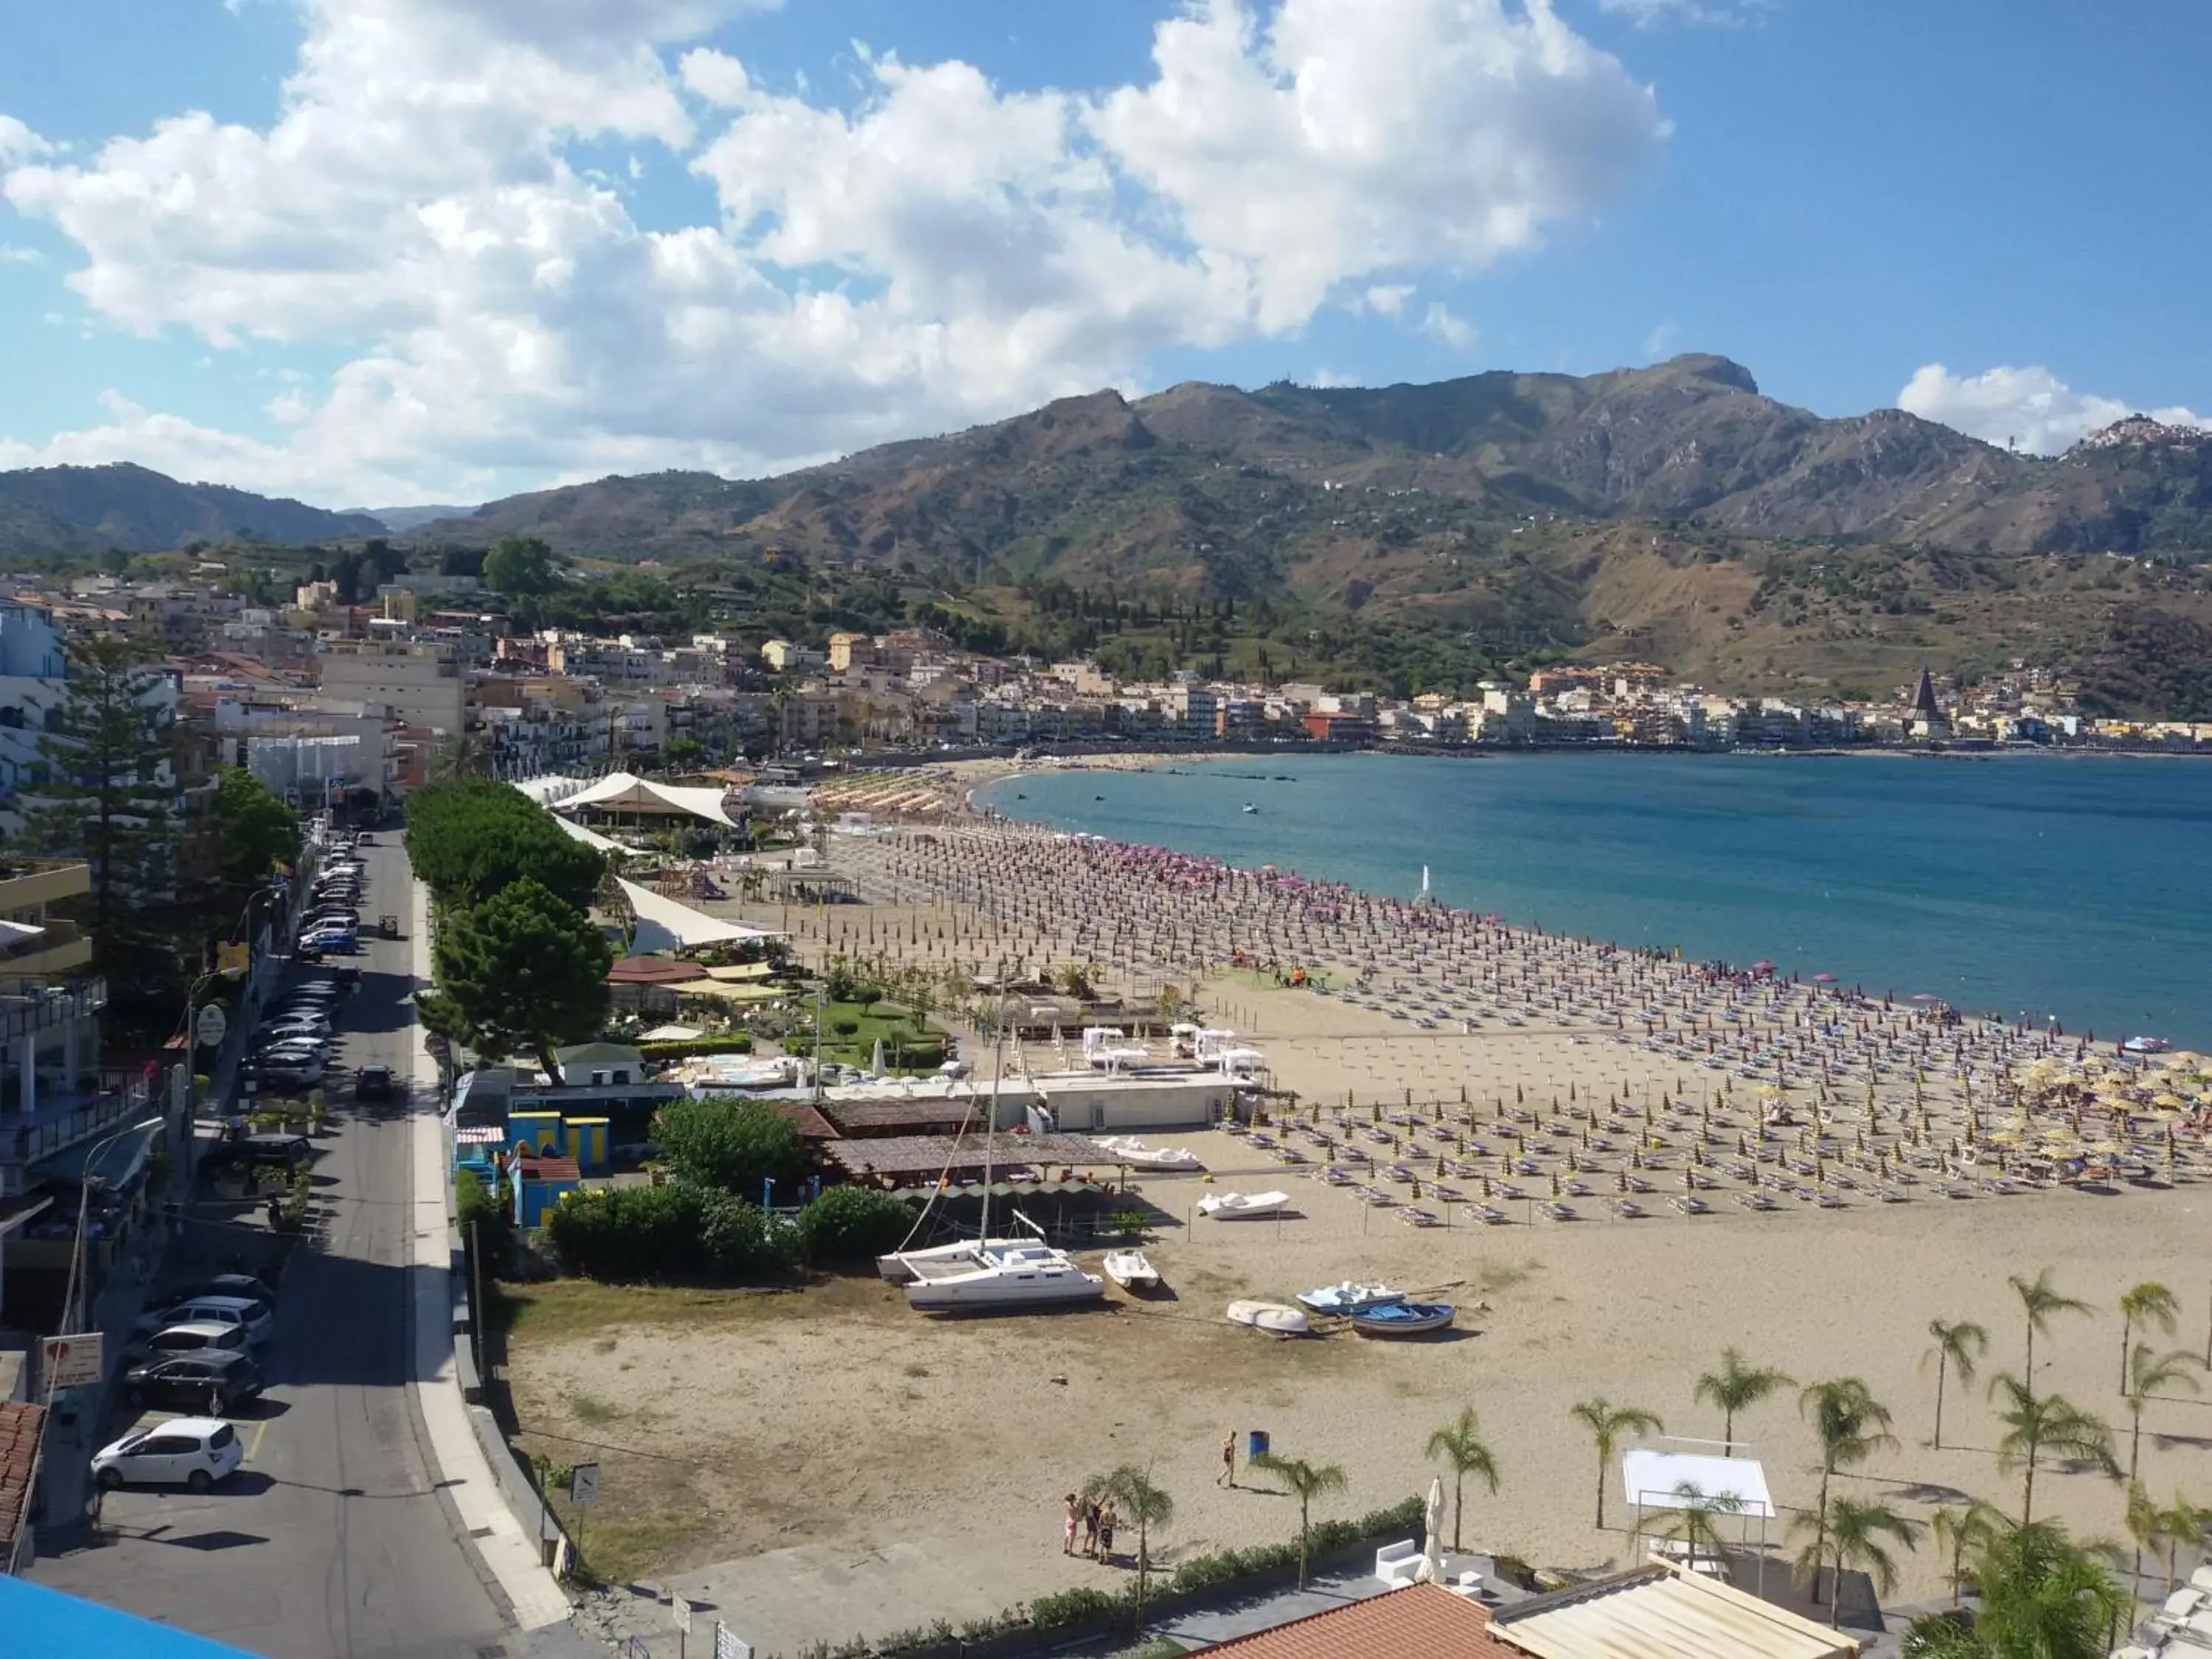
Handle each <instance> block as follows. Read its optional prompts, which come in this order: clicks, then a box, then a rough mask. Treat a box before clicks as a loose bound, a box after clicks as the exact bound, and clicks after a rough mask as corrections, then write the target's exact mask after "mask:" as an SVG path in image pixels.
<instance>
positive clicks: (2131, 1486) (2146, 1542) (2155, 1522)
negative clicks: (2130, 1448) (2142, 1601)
mask: <svg viewBox="0 0 2212 1659" xmlns="http://www.w3.org/2000/svg"><path fill="white" fill-rule="evenodd" d="M2164 1523H2165V1514H2164V1512H2163V1511H2162V1510H2160V1508H2159V1506H2158V1505H2157V1504H2154V1503H2152V1502H2151V1501H2150V1494H2149V1493H2148V1492H2145V1491H2144V1490H2143V1489H2142V1486H2139V1485H2137V1484H2136V1482H2135V1481H2134V1480H2130V1481H2129V1482H2128V1506H2127V1510H2126V1511H2125V1513H2124V1516H2123V1518H2122V1521H2121V1524H2122V1525H2123V1526H2124V1527H2125V1528H2127V1533H2128V1537H2129V1538H2130V1540H2131V1541H2133V1542H2134V1544H2135V1553H2134V1555H2133V1556H2132V1557H2131V1558H2130V1560H2129V1562H2128V1589H2129V1592H2130V1594H2131V1595H2137V1596H2140V1595H2142V1559H2143V1552H2144V1551H2145V1550H2154V1549H2156V1548H2157V1547H2159V1546H2160V1544H2162V1543H2164V1542H2165V1541H2166V1534H2165V1532H2164V1530H2163V1528H2164ZM2167 1594H2169V1595H2171V1594H2172V1592H2171V1591H2168V1592H2167Z"/></svg>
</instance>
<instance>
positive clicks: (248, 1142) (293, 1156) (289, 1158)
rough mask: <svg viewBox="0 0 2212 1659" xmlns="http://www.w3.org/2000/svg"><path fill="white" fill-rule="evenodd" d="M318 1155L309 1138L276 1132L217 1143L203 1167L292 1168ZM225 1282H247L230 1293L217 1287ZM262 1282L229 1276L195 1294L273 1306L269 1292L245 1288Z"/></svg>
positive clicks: (195, 1290) (195, 1289)
mask: <svg viewBox="0 0 2212 1659" xmlns="http://www.w3.org/2000/svg"><path fill="white" fill-rule="evenodd" d="M314 1155H315V1149H314V1147H313V1146H312V1145H310V1144H309V1142H308V1140H307V1136H305V1135H288V1134H278V1133H264V1134H258V1135H240V1137H239V1138H238V1139H235V1140H222V1141H217V1142H216V1144H215V1145H214V1146H211V1147H210V1148H209V1149H208V1150H207V1151H206V1152H204V1153H203V1154H201V1157H200V1168H201V1169H203V1170H220V1169H223V1168H225V1167H227V1166H229V1165H234V1164H239V1165H243V1164H252V1165H256V1166H258V1167H261V1168H276V1169H289V1168H290V1167H292V1166H293V1165H295V1164H305V1163H307V1162H308V1161H309V1160H310V1159H312V1158H313V1157H314ZM225 1279H234V1280H243V1281H244V1283H243V1284H242V1285H237V1286H235V1287H234V1288H232V1289H228V1290H224V1289H220V1288H216V1287H219V1286H221V1285H222V1284H223V1282H224V1280H225ZM259 1283H260V1281H259V1280H258V1279H248V1278H246V1275H245V1274H243V1273H226V1274H224V1275H222V1277H221V1278H218V1279H209V1280H207V1281H205V1282H204V1283H203V1284H201V1285H196V1286H194V1287H193V1291H192V1294H195V1295H213V1296H250V1297H253V1298H254V1299H256V1300H258V1301H260V1302H263V1303H267V1304H270V1305H272V1306H273V1305H274V1303H273V1301H272V1299H271V1298H270V1295H269V1293H268V1292H267V1291H265V1290H259V1291H248V1290H246V1288H245V1285H258V1284H259Z"/></svg>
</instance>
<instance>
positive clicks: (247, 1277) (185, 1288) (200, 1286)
mask: <svg viewBox="0 0 2212 1659" xmlns="http://www.w3.org/2000/svg"><path fill="white" fill-rule="evenodd" d="M256 1139H258V1137H256ZM276 1139H283V1140H288V1141H289V1140H297V1141H298V1142H299V1143H300V1145H301V1146H302V1147H303V1148H304V1147H305V1146H307V1138H306V1137H305V1136H304V1135H283V1136H278V1137H276ZM232 1144H234V1145H235V1144H236V1143H232ZM301 1156H302V1157H304V1156H306V1154H305V1152H302V1153H301ZM199 1296H242V1297H246V1300H247V1301H249V1302H266V1303H267V1304H269V1305H270V1307H272V1308H273V1307H275V1306H276V1291H275V1290H274V1289H273V1288H272V1287H271V1286H270V1285H266V1284H264V1283H263V1282H262V1281H261V1280H260V1279H256V1278H255V1277H254V1276H253V1275H252V1273H215V1274H211V1275H210V1277H208V1278H206V1279H194V1280H192V1282H191V1284H189V1285H178V1286H177V1288H176V1291H175V1293H174V1297H173V1299H174V1300H176V1301H179V1302H189V1301H191V1299H192V1298H193V1297H199Z"/></svg>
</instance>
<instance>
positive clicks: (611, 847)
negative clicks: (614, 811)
mask: <svg viewBox="0 0 2212 1659" xmlns="http://www.w3.org/2000/svg"><path fill="white" fill-rule="evenodd" d="M550 817H551V818H552V820H553V822H554V823H557V824H559V825H560V826H561V829H562V834H564V835H566V836H568V839H569V840H571V841H580V842H583V843H584V845H585V846H586V847H591V848H597V849H598V850H599V851H600V852H602V853H607V854H612V855H613V856H614V857H616V858H618V859H634V858H635V857H637V856H638V853H637V849H636V848H632V847H625V846H623V844H622V843H621V842H618V841H609V840H608V839H607V838H606V837H605V836H603V835H601V834H599V831H598V830H596V829H585V828H584V826H583V825H582V824H580V823H569V822H568V819H566V818H564V817H562V816H561V815H560V814H559V813H558V812H555V813H551V814H550Z"/></svg>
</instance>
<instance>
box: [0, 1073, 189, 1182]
mask: <svg viewBox="0 0 2212 1659" xmlns="http://www.w3.org/2000/svg"><path fill="white" fill-rule="evenodd" d="M149 1099H151V1095H150V1093H149V1088H148V1085H145V1084H144V1083H142V1082H138V1081H136V1080H133V1081H132V1082H131V1084H129V1085H126V1086H125V1087H123V1088H119V1089H107V1090H102V1091H100V1093H98V1094H96V1095H83V1094H76V1095H69V1096H64V1097H59V1098H58V1099H55V1100H54V1101H53V1103H52V1105H51V1106H49V1104H48V1103H47V1102H46V1101H40V1103H39V1104H38V1106H37V1107H36V1108H35V1109H33V1113H32V1116H31V1120H30V1121H28V1122H27V1123H26V1122H18V1123H14V1124H11V1123H10V1122H9V1116H10V1114H8V1113H4V1112H0V1164H15V1165H16V1166H18V1167H21V1166H24V1165H27V1164H35V1163H37V1162H38V1161H39V1160H40V1158H51V1157H52V1156H53V1155H54V1154H55V1153H56V1152H62V1151H64V1150H66V1149H67V1148H69V1147H71V1146H76V1144H77V1142H79V1141H80V1140H83V1139H88V1138H89V1137H90V1136H93V1135H97V1134H104V1133H106V1132H107V1131H108V1130H110V1129H112V1128H113V1127H116V1126H117V1125H118V1124H120V1123H125V1122H127V1121H131V1119H132V1118H133V1117H143V1116H144V1115H146V1111H147V1103H148V1101H149Z"/></svg>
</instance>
